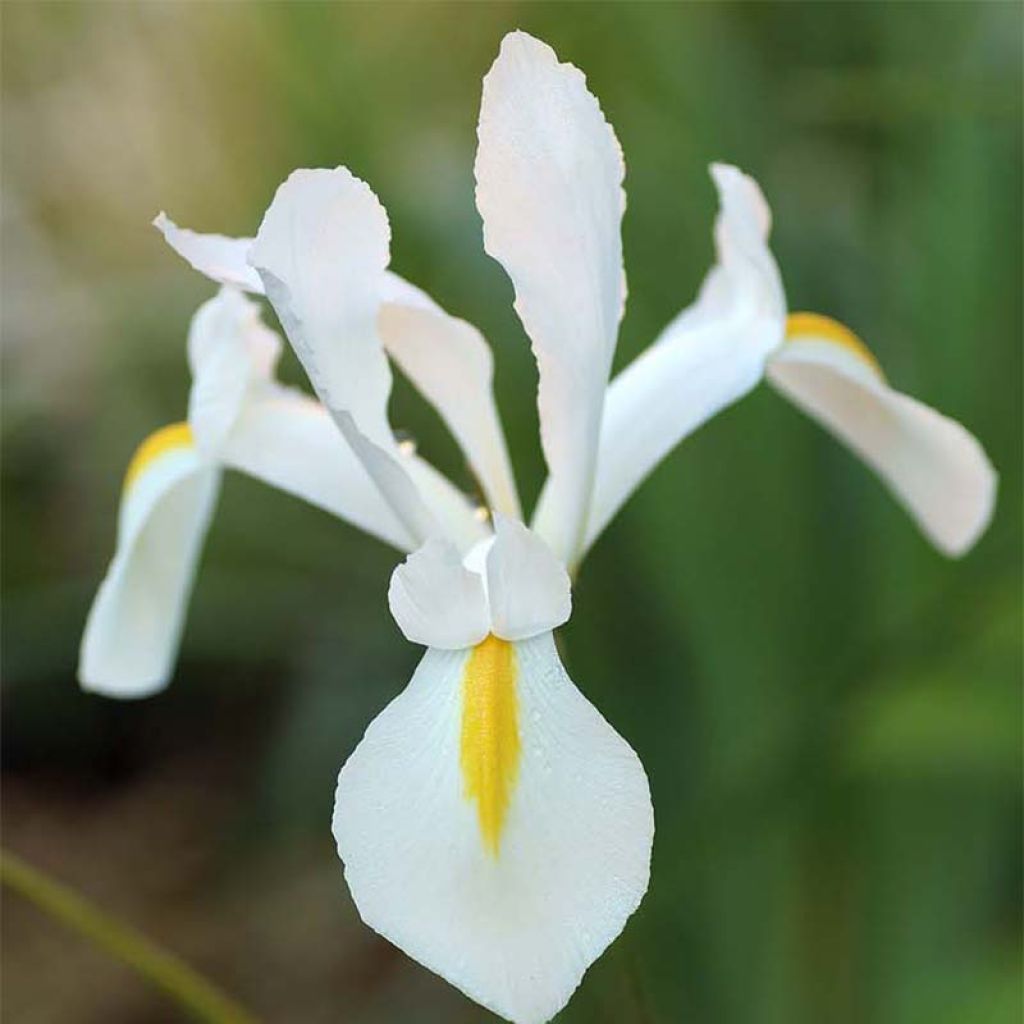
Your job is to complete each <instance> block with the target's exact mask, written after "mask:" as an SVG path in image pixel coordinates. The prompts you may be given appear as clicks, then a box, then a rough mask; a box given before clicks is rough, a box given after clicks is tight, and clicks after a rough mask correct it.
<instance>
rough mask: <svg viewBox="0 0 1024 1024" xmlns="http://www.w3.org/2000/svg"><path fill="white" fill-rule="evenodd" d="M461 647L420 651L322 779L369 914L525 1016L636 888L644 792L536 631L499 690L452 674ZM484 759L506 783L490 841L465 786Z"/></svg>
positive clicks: (643, 848) (570, 975)
mask: <svg viewBox="0 0 1024 1024" xmlns="http://www.w3.org/2000/svg"><path fill="white" fill-rule="evenodd" d="M485 643H487V644H495V643H497V644H500V643H501V642H500V641H494V640H491V641H485ZM472 657H473V655H471V654H470V653H469V652H457V651H439V650H429V651H427V653H426V654H425V655H424V658H423V660H422V661H421V662H420V665H419V668H418V669H417V671H416V674H415V675H414V677H413V679H412V682H411V683H410V684H409V687H408V688H407V689H406V690H405V691H404V692H403V693H402V694H401V695H399V696H398V697H397V698H396V699H395V700H394V701H392V702H391V704H389V705H388V707H387V708H386V709H385V710H384V711H383V712H382V713H381V714H380V715H379V716H378V717H377V718H376V719H375V720H374V721H373V722H372V723H371V724H370V727H369V729H367V732H366V736H365V737H364V738H363V740H362V742H361V743H360V744H359V746H358V747H357V748H356V750H355V752H354V753H353V754H352V756H351V757H350V758H349V760H348V762H347V763H346V765H345V767H344V768H343V769H342V770H341V774H340V776H339V779H338V790H337V796H336V802H335V814H334V835H335V838H336V840H337V843H338V853H339V855H340V856H341V858H342V860H343V861H344V863H345V877H346V880H347V881H348V885H349V888H350V889H351V891H352V896H353V899H354V900H355V902H356V906H357V907H358V909H359V913H360V915H361V916H362V918H363V920H364V921H365V922H366V923H367V924H368V925H369V926H370V927H371V928H374V929H375V930H376V931H378V932H380V934H382V935H384V936H385V937H386V938H388V939H389V940H390V941H391V942H393V943H395V945H397V946H398V947H399V948H400V949H403V950H404V951H405V952H406V953H408V954H409V955H410V956H411V957H413V958H414V959H416V960H418V961H419V962H420V963H422V964H424V965H425V966H426V967H428V968H430V969H431V970H433V971H435V972H437V973H438V974H440V975H441V976H442V977H444V978H445V979H447V980H448V981H449V982H451V983H452V984H453V985H455V986H457V987H458V988H459V989H461V990H462V991H463V992H465V993H466V994H467V995H468V996H470V997H471V998H472V999H474V1000H476V1001H477V1002H479V1003H481V1004H483V1005H484V1006H486V1007H488V1008H489V1009H491V1010H493V1011H494V1012H495V1013H498V1014H500V1015H501V1016H502V1017H505V1018H506V1019H508V1020H511V1021H514V1022H516V1024H541V1022H543V1021H547V1020H549V1019H550V1018H551V1017H553V1016H554V1015H555V1014H556V1013H557V1012H558V1011H559V1010H560V1009H561V1008H562V1007H563V1006H564V1005H565V1004H566V1002H567V1001H568V1000H569V997H570V996H571V995H572V993H573V991H574V990H575V989H576V987H577V985H578V984H579V982H580V980H581V978H582V976H583V973H584V971H585V970H586V969H587V967H588V966H589V965H590V964H591V963H592V962H593V961H594V960H595V959H596V958H597V957H598V956H600V954H601V953H602V952H603V950H604V949H605V948H606V947H607V945H608V944H609V943H610V942H611V941H612V940H613V939H614V938H615V937H616V936H617V935H618V934H619V933H620V932H621V930H622V928H623V926H624V925H625V923H626V920H627V919H628V918H629V916H630V914H632V912H633V911H634V910H635V909H636V907H637V906H638V905H639V903H640V900H641V898H642V897H643V894H644V892H645V890H646V888H647V883H648V877H649V866H650V853H651V842H652V838H653V831H654V821H653V813H652V809H651V802H650V793H649V790H648V785H647V778H646V776H645V774H644V770H643V767H642V766H641V764H640V761H639V760H638V758H637V756H636V754H635V753H634V752H633V751H632V749H631V748H630V747H629V745H628V744H627V743H626V742H625V741H624V740H623V739H622V738H621V737H620V736H619V735H618V734H616V732H615V731H614V730H613V729H612V728H611V726H609V725H608V723H607V722H606V721H605V720H604V719H603V718H602V717H601V715H600V713H599V712H598V711H597V710H596V709H595V708H594V707H593V705H591V704H590V703H589V702H588V701H587V700H586V698H585V697H584V696H583V695H582V694H581V693H580V692H579V690H577V689H576V687H575V686H574V685H573V684H572V682H571V680H570V679H569V678H568V676H567V675H566V673H565V670H564V669H563V668H562V665H561V663H560V662H559V660H558V655H557V653H556V651H555V646H554V641H553V638H552V636H551V635H550V634H543V635H541V636H538V637H535V638H534V639H532V640H527V641H524V642H522V643H519V644H515V645H514V662H513V665H514V670H513V671H514V676H513V680H512V684H513V687H514V690H513V694H512V700H511V702H509V701H508V699H507V698H508V696H509V695H508V694H507V693H504V694H503V693H502V692H500V691H501V688H500V687H498V688H497V691H496V690H495V688H494V683H495V680H494V679H493V678H490V679H489V678H483V679H481V678H479V677H478V678H475V680H467V679H466V678H465V677H466V674H467V673H466V668H467V665H469V664H470V661H471V658H472ZM486 674H487V673H485V675H486ZM467 684H468V685H467ZM469 687H473V689H472V690H470V688H469ZM467 707H471V710H472V712H473V713H472V715H471V716H470V717H469V718H468V719H467V717H466V716H465V715H464V711H465V710H466V709H467ZM481 712H483V713H482V714H481ZM510 714H511V715H512V721H511V722H509V721H508V717H509V715H510ZM490 725H497V726H498V728H497V729H493V730H492V729H490V728H489V726H490ZM510 727H511V728H513V729H514V733H513V735H514V736H515V740H514V741H513V745H512V747H511V749H510V746H509V744H508V743H507V742H506V741H507V734H508V731H509V728H510ZM488 764H491V765H494V766H496V767H498V768H500V769H501V770H502V771H503V772H504V774H503V775H502V776H501V780H502V781H503V783H504V784H505V785H507V791H506V790H504V789H501V787H500V786H499V789H501V792H502V793H503V794H504V797H505V803H504V804H503V806H502V808H501V822H500V835H499V836H498V838H497V842H496V843H495V842H492V841H491V840H492V839H493V838H494V837H493V836H491V837H490V838H488V835H487V829H488V828H490V827H492V826H493V821H489V819H488V817H487V813H488V812H487V810H486V808H487V806H488V805H487V803H486V801H485V800H484V799H483V796H482V795H481V793H480V791H479V789H474V787H473V785H468V783H471V782H473V781H474V779H475V781H476V782H477V783H479V782H480V781H481V779H486V778H487V777H488V770H487V765H488ZM491 778H492V780H493V778H494V777H493V776H492V777H491ZM487 785H489V786H491V787H492V788H493V787H494V786H496V785H498V782H496V781H492V782H490V783H487ZM491 810H493V807H491Z"/></svg>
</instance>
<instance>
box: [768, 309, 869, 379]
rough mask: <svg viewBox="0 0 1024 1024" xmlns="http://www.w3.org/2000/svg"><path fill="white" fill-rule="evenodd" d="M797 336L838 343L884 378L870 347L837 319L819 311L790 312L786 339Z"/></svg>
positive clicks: (793, 339)
mask: <svg viewBox="0 0 1024 1024" xmlns="http://www.w3.org/2000/svg"><path fill="white" fill-rule="evenodd" d="M799 338H806V339H807V340H809V341H810V340H813V339H815V338H821V339H824V340H825V341H830V342H832V344H834V345H839V346H840V347H841V348H844V349H846V351H847V352H850V353H851V354H853V355H855V356H856V357H857V358H858V359H859V360H860V361H861V362H862V363H865V364H866V365H867V367H868V368H869V369H870V370H872V371H873V372H874V373H877V374H878V376H879V377H881V378H883V379H884V378H885V374H884V373H883V372H882V367H881V366H879V364H878V360H877V359H876V358H875V357H874V355H872V353H871V349H869V348H868V347H867V345H865V344H864V342H863V341H861V340H860V338H858V337H857V335H856V334H854V333H853V331H851V330H850V328H849V327H846V326H844V325H843V324H841V323H840V322H839V321H838V320H833V319H832V318H831V317H828V316H822V315H821V314H820V313H790V314H789V316H788V317H787V318H786V340H787V341H795V340H797V339H799Z"/></svg>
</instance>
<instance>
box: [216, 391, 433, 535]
mask: <svg viewBox="0 0 1024 1024" xmlns="http://www.w3.org/2000/svg"><path fill="white" fill-rule="evenodd" d="M219 457H220V459H221V461H222V462H223V463H224V465H225V466H229V467H230V468H232V469H237V470H240V471H241V472H243V473H246V474H248V475H249V476H252V477H255V478H256V479H258V480H262V481H263V482H264V483H267V484H270V486H272V487H277V488H278V489H280V490H282V491H286V492H287V493H289V494H292V495H294V496H295V497H297V498H301V499H302V500H303V501H308V502H309V503H310V504H313V505H316V506H317V507H319V508H322V509H324V510H325V511H327V512H330V513H331V514H332V515H335V516H338V517H339V518H340V519H344V520H345V521H346V522H348V523H351V524H352V525H353V526H355V527H357V528H358V529H360V530H363V531H365V532H366V533H369V534H370V535H371V536H374V537H378V538H379V539H380V540H382V541H384V542H385V543H387V544H390V545H391V546H392V547H396V548H398V549H399V550H400V551H410V550H412V549H413V548H414V547H415V546H416V541H415V540H414V539H413V537H412V536H411V535H410V534H409V532H408V531H407V530H406V528H405V527H404V526H403V525H402V523H401V522H400V521H399V520H398V518H397V517H396V516H395V513H394V512H393V511H392V509H391V506H390V505H389V504H388V503H387V502H386V501H385V500H384V498H383V497H382V495H381V492H380V489H379V488H378V487H377V485H376V483H375V482H374V481H373V479H372V478H371V477H370V475H369V474H368V473H367V471H366V467H365V466H364V465H363V463H362V462H361V461H360V460H359V459H358V458H356V456H355V454H354V453H353V452H352V449H351V448H350V447H349V445H348V443H347V442H346V440H345V438H344V437H343V436H342V434H341V432H340V431H339V430H338V426H337V424H336V423H335V422H334V420H333V419H332V418H331V416H330V414H329V413H328V412H327V410H326V409H324V407H323V406H322V405H321V404H320V403H319V402H317V401H315V400H314V399H312V398H309V397H308V396H306V395H303V394H301V393H300V392H298V391H293V390H292V389H290V388H284V387H273V388H267V389H265V390H263V391H261V392H259V393H257V394H254V395H251V396H250V397H249V399H248V400H247V401H246V403H245V406H244V407H243V409H242V412H241V414H240V415H239V417H238V419H237V421H236V422H235V424H234V426H233V428H232V430H231V432H230V434H229V435H228V437H227V438H226V440H225V443H224V445H223V447H222V449H221V451H220V455H219Z"/></svg>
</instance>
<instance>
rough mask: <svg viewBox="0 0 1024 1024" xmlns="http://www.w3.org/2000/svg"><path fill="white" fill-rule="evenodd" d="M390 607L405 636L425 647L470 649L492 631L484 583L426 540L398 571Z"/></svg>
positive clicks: (452, 553) (450, 549)
mask: <svg viewBox="0 0 1024 1024" xmlns="http://www.w3.org/2000/svg"><path fill="white" fill-rule="evenodd" d="M388 605H389V606H390V608H391V614H392V615H393V616H394V619H395V622H397V623H398V628H399V629H401V631H402V632H403V633H404V634H405V638H406V639H407V640H410V641H412V643H414V644H423V645H424V646H425V647H438V648H442V649H444V650H455V649H459V648H465V647H472V646H473V645H474V644H478V643H479V642H480V641H481V640H483V638H484V637H485V636H486V635H487V633H488V631H489V629H490V621H489V618H488V613H487V598H486V597H485V596H484V585H483V580H481V578H480V577H479V576H478V575H477V574H476V573H474V572H470V571H469V570H468V569H466V568H465V567H464V566H463V564H462V557H461V555H460V554H459V552H458V550H457V549H456V548H455V546H454V545H452V544H450V543H448V542H447V541H443V540H438V539H433V540H428V541H427V543H426V544H424V545H423V547H421V548H419V549H418V550H417V551H414V552H413V553H412V554H411V555H410V556H409V557H408V558H407V559H406V560H405V561H404V562H403V563H402V564H401V565H400V566H398V568H397V569H395V571H394V572H393V573H392V575H391V586H390V587H389V588H388Z"/></svg>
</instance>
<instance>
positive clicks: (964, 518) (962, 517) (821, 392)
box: [768, 313, 997, 557]
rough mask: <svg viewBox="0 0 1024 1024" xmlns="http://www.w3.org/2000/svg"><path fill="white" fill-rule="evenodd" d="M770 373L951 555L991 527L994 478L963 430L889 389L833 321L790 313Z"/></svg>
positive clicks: (855, 343) (875, 367) (865, 353)
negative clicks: (858, 457) (846, 446)
mask: <svg viewBox="0 0 1024 1024" xmlns="http://www.w3.org/2000/svg"><path fill="white" fill-rule="evenodd" d="M787 338H788V340H787V343H786V344H785V345H783V346H782V348H780V349H779V351H778V352H777V353H776V354H775V355H774V356H773V358H772V360H771V363H770V364H769V368H768V377H769V380H770V381H771V382H772V384H774V385H775V387H776V388H777V389H778V390H779V391H781V392H782V393H783V394H784V395H786V396H787V397H788V398H789V399H791V400H792V401H793V402H794V403H795V404H796V405H797V406H798V407H799V408H800V409H802V410H803V411H804V412H806V413H807V414H808V415H809V416H812V417H813V418H814V419H816V420H818V422H819V423H821V424H822V425H823V426H824V427H825V428H826V429H827V430H828V431H830V432H831V433H832V434H834V435H835V436H836V437H838V438H839V439H840V440H841V441H843V442H845V443H846V444H847V445H849V446H850V448H852V449H853V451H855V452H856V453H857V454H858V455H860V457H861V458H862V459H863V460H864V461H865V462H866V463H867V464H868V465H869V466H871V468H872V469H874V470H875V472H876V473H878V475H879V476H880V477H881V478H882V480H883V481H884V482H885V483H886V484H887V486H888V487H889V489H890V490H891V491H892V493H893V495H894V496H895V497H896V499H897V500H898V501H899V502H900V503H901V504H902V505H903V506H904V507H905V508H906V509H907V511H908V512H909V513H910V515H911V516H912V517H913V518H914V519H915V520H916V522H917V523H918V525H919V526H920V527H921V529H922V531H923V532H924V533H925V535H926V536H927V537H928V538H929V539H930V540H931V541H932V543H933V544H935V546H936V547H937V548H938V549H939V550H940V551H942V552H944V553H945V554H947V555H950V556H954V557H955V556H959V555H962V554H964V553H965V552H966V551H967V550H968V549H969V548H970V547H971V546H972V545H973V544H974V542H975V541H976V540H977V539H978V537H979V536H980V535H981V534H982V532H983V531H984V530H985V527H986V526H987V525H988V522H989V520H990V519H991V517H992V510H993V507H994V505H995V495H996V484H997V477H996V473H995V470H994V469H993V468H992V464H991V463H990V462H989V460H988V458H987V456H986V455H985V452H984V450H983V449H982V447H981V445H980V444H979V443H978V441H977V439H976V438H975V437H974V436H973V435H971V434H970V433H969V432H968V431H967V430H965V429H964V428H963V427H962V426H960V424H959V423H957V422H955V421H954V420H951V419H949V418H948V417H946V416H943V415H942V414H941V413H938V412H936V411H935V410H934V409H931V408H929V407H928V406H926V405H924V404H922V403H921V402H919V401H917V400H916V399H914V398H911V397H910V396H909V395H904V394H901V393H900V392H898V391H895V390H893V389H892V388H891V387H890V386H889V385H888V383H886V380H885V377H884V376H883V375H882V371H881V369H880V368H879V366H878V363H877V362H876V361H875V359H874V357H873V356H872V355H871V353H870V352H869V351H868V349H867V347H866V346H865V345H864V343H863V342H862V341H861V340H860V339H859V338H858V337H857V336H856V335H855V334H853V332H852V331H850V330H849V329H848V328H846V327H844V326H843V325H842V324H839V323H837V322H836V321H834V320H830V319H829V318H828V317H823V316H818V315H817V314H810V313H794V314H793V315H792V316H790V318H789V322H788V330H787Z"/></svg>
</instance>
